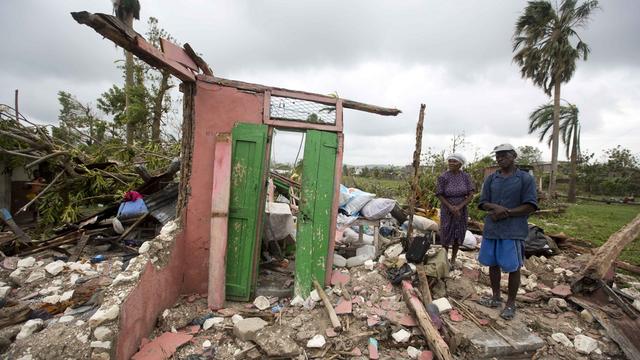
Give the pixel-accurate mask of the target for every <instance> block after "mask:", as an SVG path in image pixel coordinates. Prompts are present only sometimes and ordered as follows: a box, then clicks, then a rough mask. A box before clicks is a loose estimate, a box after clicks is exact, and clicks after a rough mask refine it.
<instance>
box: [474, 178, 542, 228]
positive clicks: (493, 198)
mask: <svg viewBox="0 0 640 360" xmlns="http://www.w3.org/2000/svg"><path fill="white" fill-rule="evenodd" d="M485 203H493V204H498V205H501V206H504V207H506V208H507V209H513V208H515V207H518V206H520V205H523V204H531V205H533V207H534V208H536V209H538V195H537V193H536V183H535V180H534V179H533V176H531V175H529V173H528V172H525V171H522V170H520V169H516V171H515V173H514V174H513V175H511V176H508V177H504V176H502V174H501V172H500V170H497V171H496V172H495V173H493V174H491V175H489V176H488V177H487V179H486V180H485V181H484V185H483V186H482V193H481V195H480V203H479V205H478V207H479V208H480V209H482V205H483V204H485ZM528 218H529V216H528V215H525V216H512V217H508V218H506V219H503V220H499V221H493V220H492V219H491V216H490V215H489V214H487V216H485V218H484V231H483V234H482V236H483V237H484V238H485V239H486V238H489V239H515V240H525V239H526V238H527V236H528V235H529V227H528V223H527V219H528Z"/></svg>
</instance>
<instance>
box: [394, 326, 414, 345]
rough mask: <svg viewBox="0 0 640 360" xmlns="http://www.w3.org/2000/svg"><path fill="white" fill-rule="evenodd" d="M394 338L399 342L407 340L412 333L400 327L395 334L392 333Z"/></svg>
mask: <svg viewBox="0 0 640 360" xmlns="http://www.w3.org/2000/svg"><path fill="white" fill-rule="evenodd" d="M391 337H392V338H393V340H395V341H396V342H399V343H403V342H407V341H409V339H410V338H411V333H410V332H408V331H407V330H405V329H400V330H398V331H396V332H394V333H393V334H391Z"/></svg>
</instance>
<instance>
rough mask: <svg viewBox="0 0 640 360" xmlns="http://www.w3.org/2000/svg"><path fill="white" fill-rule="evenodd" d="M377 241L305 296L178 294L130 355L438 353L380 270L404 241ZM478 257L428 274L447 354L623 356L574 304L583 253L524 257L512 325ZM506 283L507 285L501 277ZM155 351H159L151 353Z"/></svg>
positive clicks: (395, 258) (631, 283)
mask: <svg viewBox="0 0 640 360" xmlns="http://www.w3.org/2000/svg"><path fill="white" fill-rule="evenodd" d="M383 239H384V238H383ZM383 242H384V243H386V244H391V245H390V246H388V247H387V248H386V250H387V251H385V252H384V254H383V255H381V256H380V258H379V259H377V260H378V261H371V260H369V261H368V262H367V263H366V264H362V265H358V266H351V267H347V266H346V265H343V266H334V270H333V276H332V278H331V282H330V283H331V286H329V287H326V288H324V289H320V290H322V291H318V290H314V291H313V292H312V293H311V295H310V296H309V297H308V298H307V299H302V298H300V297H296V298H293V299H289V298H276V297H271V298H267V297H264V296H260V297H258V298H256V299H255V301H254V302H253V304H245V303H227V305H228V306H227V308H225V309H222V310H220V311H216V312H212V311H210V310H208V308H207V302H206V298H204V297H200V296H197V295H192V296H185V297H183V298H182V299H181V300H180V301H179V302H178V303H177V304H176V305H175V306H174V307H173V308H171V309H167V310H166V311H165V312H164V313H163V314H162V316H161V317H160V318H159V319H158V326H157V327H156V329H155V331H154V333H153V334H152V335H151V338H152V339H153V340H152V341H150V342H148V343H146V344H143V346H142V347H141V351H140V352H139V353H138V354H137V355H136V356H134V359H152V358H153V359H157V358H163V359H167V358H170V356H171V354H173V358H179V359H191V360H196V359H241V358H247V359H260V358H265V357H269V358H298V359H307V358H322V359H347V358H349V359H377V358H405V359H409V358H413V359H431V358H435V357H433V356H434V354H433V353H432V350H433V349H429V348H428V346H427V343H428V342H427V339H425V334H424V333H423V332H422V331H421V329H420V326H419V323H418V321H417V320H416V317H415V315H414V314H413V313H412V311H410V310H409V309H408V307H407V303H406V302H405V299H403V294H402V291H401V289H400V288H399V287H398V286H394V285H392V284H391V282H390V280H389V277H388V275H387V274H388V271H389V269H393V268H396V267H397V266H398V264H400V263H403V262H404V260H403V259H404V254H403V253H402V245H401V244H398V243H395V244H394V241H393V240H386V239H384V240H383ZM399 252H400V253H399ZM442 252H443V249H441V248H439V247H438V246H433V247H432V249H431V250H430V254H428V256H427V258H434V257H437V255H438V254H439V255H440V257H442ZM476 256H477V251H465V252H461V253H460V255H459V258H458V260H457V264H455V268H456V269H457V270H453V271H448V269H447V274H445V275H444V276H442V277H441V278H438V277H431V276H430V277H429V279H430V284H431V292H432V295H433V297H434V299H435V300H434V301H433V304H434V305H435V307H436V309H437V310H436V311H437V313H436V317H435V318H434V317H433V316H432V318H431V319H432V322H433V323H434V324H437V323H438V321H440V325H439V326H438V327H439V329H440V334H441V336H442V337H443V338H444V339H445V340H446V342H447V344H448V346H449V349H450V351H451V353H452V354H453V358H456V359H479V358H501V357H507V356H524V357H528V358H531V356H534V358H537V359H549V358H563V359H608V358H625V355H624V354H623V352H622V351H621V349H620V347H619V346H618V345H617V344H616V343H615V342H614V341H612V339H611V338H610V334H608V332H607V331H605V330H604V329H603V328H602V326H600V325H599V323H598V322H596V321H595V320H594V316H593V315H592V314H591V313H590V312H589V311H588V310H585V309H583V308H582V307H581V306H579V305H578V304H576V303H575V302H573V301H572V297H571V290H570V286H569V284H570V283H571V282H572V281H573V280H575V276H576V274H577V273H578V272H579V271H580V269H581V268H582V267H583V266H584V264H585V262H586V261H588V259H589V258H590V255H589V254H583V255H580V254H577V253H573V252H571V253H567V252H565V253H563V255H559V256H554V257H551V258H545V257H535V256H533V257H530V258H529V259H527V261H526V267H525V268H523V269H522V287H521V289H520V291H519V293H518V301H517V304H518V312H517V316H516V318H515V320H512V321H504V320H502V319H501V318H500V317H499V312H498V311H497V310H495V309H488V308H484V307H482V306H480V305H478V304H476V302H475V300H477V299H479V298H480V297H481V296H484V295H490V294H491V290H490V288H489V286H488V285H489V278H488V269H487V268H485V267H481V266H480V265H479V264H478V262H477V260H476ZM428 262H429V260H427V263H428ZM503 282H505V283H504V284H503V289H506V276H505V278H504V281H503ZM615 283H616V285H617V287H618V288H620V289H621V291H622V292H623V293H624V294H626V295H627V296H629V297H633V298H634V299H636V303H635V305H636V306H638V304H640V282H639V281H638V280H637V279H635V278H633V277H630V276H625V275H617V276H616V278H615ZM423 301H424V299H423ZM327 307H330V308H331V309H332V310H333V311H328V309H327ZM427 309H432V307H430V306H427ZM638 310H640V309H638ZM331 312H333V313H335V315H337V317H338V321H339V323H338V324H335V323H334V322H333V321H332V316H331ZM430 314H431V313H430ZM159 349H162V351H161V350H159ZM167 349H169V350H170V351H168V350H167ZM160 353H164V354H165V355H162V356H161V357H154V356H158V354H160ZM527 354H528V355H527Z"/></svg>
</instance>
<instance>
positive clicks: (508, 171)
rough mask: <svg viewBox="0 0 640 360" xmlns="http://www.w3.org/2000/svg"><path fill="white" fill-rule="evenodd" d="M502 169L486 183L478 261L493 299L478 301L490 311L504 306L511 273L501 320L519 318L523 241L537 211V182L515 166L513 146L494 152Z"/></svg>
mask: <svg viewBox="0 0 640 360" xmlns="http://www.w3.org/2000/svg"><path fill="white" fill-rule="evenodd" d="M493 152H494V153H495V155H496V162H497V163H498V166H499V167H500V169H498V170H496V172H495V173H493V174H491V175H490V176H488V177H487V178H486V180H485V181H484V185H483V186H482V194H481V195H480V204H479V205H478V207H479V208H480V209H481V210H484V211H486V212H487V215H486V216H485V222H484V232H483V234H482V245H481V247H480V254H479V256H478V260H479V261H480V263H481V264H482V265H485V266H489V279H490V280H491V290H492V292H493V297H491V298H484V299H481V300H480V301H479V303H480V304H481V305H484V306H488V307H494V308H497V307H500V306H502V298H501V296H500V277H501V270H502V271H504V272H507V273H509V286H508V297H507V302H506V304H505V307H504V309H503V310H502V312H501V313H500V317H502V318H503V319H505V320H511V319H513V317H514V316H515V314H516V295H517V293H518V288H519V287H520V268H521V267H522V266H523V265H524V241H525V239H526V238H527V235H528V233H529V227H528V222H527V219H528V217H529V214H531V213H532V212H534V211H536V210H537V209H538V202H537V194H536V185H535V180H534V179H533V177H532V176H531V175H529V173H527V172H525V171H522V170H520V169H518V168H517V167H516V165H515V160H516V157H517V156H518V155H517V153H516V151H515V149H514V148H513V146H511V145H510V144H500V145H498V146H496V147H495V148H494V149H493Z"/></svg>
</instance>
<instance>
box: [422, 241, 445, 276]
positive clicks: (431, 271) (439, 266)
mask: <svg viewBox="0 0 640 360" xmlns="http://www.w3.org/2000/svg"><path fill="white" fill-rule="evenodd" d="M424 263H425V265H424V271H425V273H426V274H427V276H431V277H434V278H438V279H444V278H446V277H447V276H449V260H447V252H446V251H444V249H443V248H439V249H436V251H435V253H431V251H428V252H427V259H426V260H425V261H424Z"/></svg>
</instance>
